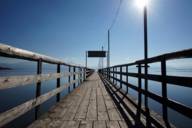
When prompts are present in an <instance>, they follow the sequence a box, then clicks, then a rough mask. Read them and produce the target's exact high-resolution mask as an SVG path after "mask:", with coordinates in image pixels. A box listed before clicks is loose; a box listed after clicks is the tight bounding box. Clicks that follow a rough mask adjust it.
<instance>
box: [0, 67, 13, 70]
mask: <svg viewBox="0 0 192 128" xmlns="http://www.w3.org/2000/svg"><path fill="white" fill-rule="evenodd" d="M0 70H13V69H12V68H8V67H0Z"/></svg>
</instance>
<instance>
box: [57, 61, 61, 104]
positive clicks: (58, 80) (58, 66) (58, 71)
mask: <svg viewBox="0 0 192 128" xmlns="http://www.w3.org/2000/svg"><path fill="white" fill-rule="evenodd" d="M57 73H61V65H60V64H57ZM60 86H61V78H60V77H59V78H57V88H59V87H60ZM59 101H60V93H58V94H57V102H59Z"/></svg>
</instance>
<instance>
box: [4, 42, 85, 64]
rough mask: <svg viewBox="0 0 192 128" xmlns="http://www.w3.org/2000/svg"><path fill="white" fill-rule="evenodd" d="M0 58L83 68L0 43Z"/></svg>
mask: <svg viewBox="0 0 192 128" xmlns="http://www.w3.org/2000/svg"><path fill="white" fill-rule="evenodd" d="M0 56H4V57H12V58H18V59H25V60H32V61H38V60H42V62H47V63H52V64H63V65H70V66H75V67H81V68H84V67H83V66H79V65H75V64H67V63H65V62H63V61H61V60H60V59H55V58H53V57H49V56H45V55H42V54H39V53H34V52H31V51H27V50H23V49H20V48H16V47H12V46H9V45H6V44H2V43H0Z"/></svg>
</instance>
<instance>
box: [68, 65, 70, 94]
mask: <svg viewBox="0 0 192 128" xmlns="http://www.w3.org/2000/svg"><path fill="white" fill-rule="evenodd" d="M68 71H69V73H71V66H70V65H69V66H68ZM68 83H69V86H68V93H70V91H71V90H70V86H71V84H70V83H71V74H70V75H69V76H68Z"/></svg>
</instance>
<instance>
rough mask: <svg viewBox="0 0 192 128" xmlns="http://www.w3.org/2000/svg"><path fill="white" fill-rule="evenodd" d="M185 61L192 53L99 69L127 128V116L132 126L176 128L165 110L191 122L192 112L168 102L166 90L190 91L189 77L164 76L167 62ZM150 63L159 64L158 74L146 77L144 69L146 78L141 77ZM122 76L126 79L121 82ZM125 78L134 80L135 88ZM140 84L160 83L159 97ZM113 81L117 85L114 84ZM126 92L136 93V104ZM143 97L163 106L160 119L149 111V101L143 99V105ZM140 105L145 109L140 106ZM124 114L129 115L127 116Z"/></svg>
mask: <svg viewBox="0 0 192 128" xmlns="http://www.w3.org/2000/svg"><path fill="white" fill-rule="evenodd" d="M187 58H192V49H187V50H183V51H177V52H173V53H167V54H163V55H160V56H156V57H151V58H147V59H143V60H138V61H136V62H133V63H129V64H122V65H115V66H112V67H109V68H104V69H100V70H99V74H100V77H101V79H102V81H103V82H104V85H105V86H106V88H107V89H108V91H109V93H111V95H112V97H113V99H114V100H115V102H116V103H117V105H118V106H119V107H118V108H119V109H120V110H121V113H122V114H123V115H124V116H123V117H124V118H125V120H126V121H127V122H128V125H130V122H129V116H130V115H131V116H132V118H133V119H134V120H135V122H136V124H134V126H138V127H139V126H145V127H153V126H155V127H160V128H163V127H166V128H170V127H175V126H174V125H172V124H171V123H170V122H169V118H168V114H169V113H168V109H172V110H174V111H176V112H178V113H180V114H181V115H183V116H186V117H187V118H189V119H192V108H191V107H189V106H187V105H184V104H182V103H179V102H178V101H174V100H172V99H170V98H168V96H167V95H168V94H167V87H168V86H169V84H171V85H174V86H181V87H187V88H192V85H191V84H192V77H191V76H170V75H167V66H166V62H167V61H168V60H178V59H187ZM152 63H160V69H161V74H158V75H156V74H148V68H145V70H147V74H146V71H145V72H144V73H142V70H141V69H142V67H146V65H148V64H152ZM131 66H136V67H137V69H138V72H137V73H135V72H130V70H128V67H131ZM147 67H148V66H147ZM117 68H119V69H120V70H117ZM122 68H126V70H124V71H123V70H122ZM109 75H110V76H109ZM116 75H118V76H119V77H117V76H116ZM122 76H123V77H124V78H125V79H122ZM128 77H134V78H137V79H138V85H134V84H132V83H130V82H129V80H128ZM142 80H146V81H148V80H152V81H156V82H159V83H161V87H162V95H158V94H156V93H155V92H152V91H150V90H148V88H146V87H145V86H142V84H143V83H142ZM116 81H117V82H118V83H116ZM144 85H145V82H144ZM122 86H125V88H122ZM125 89H126V90H125ZM129 89H132V90H134V91H136V92H137V93H138V99H137V101H135V100H134V99H133V98H132V97H131V96H130V94H129V93H128V90H129ZM142 96H146V97H147V98H150V99H152V100H154V101H156V102H158V103H160V104H161V105H162V117H161V116H160V115H158V116H157V114H156V113H155V112H153V111H151V110H149V109H148V101H147V100H146V99H144V101H145V102H143V103H142ZM127 102H129V103H130V104H129V105H127ZM142 104H143V105H144V106H142ZM130 105H131V106H134V107H135V109H136V113H132V112H131V110H130V108H129V107H130ZM146 106H147V107H146ZM127 113H128V114H130V115H128V114H127ZM141 116H144V118H145V121H144V122H143V120H141Z"/></svg>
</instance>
